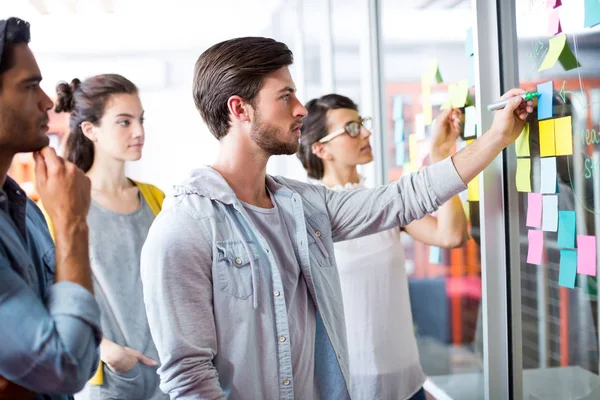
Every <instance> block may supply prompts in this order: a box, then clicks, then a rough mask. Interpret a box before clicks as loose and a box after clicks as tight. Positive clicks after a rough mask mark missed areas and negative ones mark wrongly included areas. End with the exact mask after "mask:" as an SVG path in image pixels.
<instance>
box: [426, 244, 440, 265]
mask: <svg viewBox="0 0 600 400" xmlns="http://www.w3.org/2000/svg"><path fill="white" fill-rule="evenodd" d="M441 262H442V249H440V248H439V247H436V246H429V263H430V264H439V263H441Z"/></svg>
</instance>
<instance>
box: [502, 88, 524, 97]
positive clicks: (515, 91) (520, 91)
mask: <svg viewBox="0 0 600 400" xmlns="http://www.w3.org/2000/svg"><path fill="white" fill-rule="evenodd" d="M523 93H527V92H526V91H525V90H523V89H519V88H516V89H510V90H509V91H508V92H506V93H504V94H503V95H502V96H501V97H500V99H501V100H504V99H509V98H511V97H515V96H519V95H521V94H523Z"/></svg>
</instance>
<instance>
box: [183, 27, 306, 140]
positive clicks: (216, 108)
mask: <svg viewBox="0 0 600 400" xmlns="http://www.w3.org/2000/svg"><path fill="white" fill-rule="evenodd" d="M293 62H294V56H293V55H292V52H291V51H290V49H288V47H287V46H286V45H285V44H284V43H281V42H277V41H276V40H273V39H269V38H263V37H242V38H237V39H231V40H226V41H224V42H221V43H217V44H215V45H214V46H212V47H211V48H209V49H208V50H206V51H205V52H204V53H202V54H201V55H200V57H199V58H198V61H196V66H195V68H194V88H193V91H194V93H193V95H194V102H195V103H196V108H197V109H198V111H200V115H201V116H202V118H203V119H204V121H205V122H206V124H207V125H208V129H210V131H211V132H212V134H213V135H214V136H215V137H216V138H217V139H219V140H221V138H222V137H224V136H225V135H226V134H227V132H228V131H229V128H230V126H231V125H230V120H229V109H228V107H227V100H228V99H229V98H230V97H231V96H234V95H238V96H240V97H241V98H242V99H244V100H245V101H247V102H249V103H250V104H252V105H253V106H254V101H255V100H256V97H257V96H258V92H259V91H260V89H261V87H262V85H263V83H264V80H265V78H266V76H267V75H268V74H270V73H272V72H274V71H277V70H278V69H280V68H283V67H287V66H289V65H291V64H292V63H293Z"/></svg>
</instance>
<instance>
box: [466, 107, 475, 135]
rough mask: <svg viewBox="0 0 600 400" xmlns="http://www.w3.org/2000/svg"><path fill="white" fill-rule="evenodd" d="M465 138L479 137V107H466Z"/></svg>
mask: <svg viewBox="0 0 600 400" xmlns="http://www.w3.org/2000/svg"><path fill="white" fill-rule="evenodd" d="M464 137H465V139H469V138H474V137H477V109H476V108H475V106H469V107H466V108H465V134H464Z"/></svg>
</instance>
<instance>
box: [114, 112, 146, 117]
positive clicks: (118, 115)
mask: <svg viewBox="0 0 600 400" xmlns="http://www.w3.org/2000/svg"><path fill="white" fill-rule="evenodd" d="M144 112H145V111H142V115H141V116H142V117H143V116H144ZM115 117H127V118H135V116H133V115H131V114H127V113H121V114H117V115H116V116H115Z"/></svg>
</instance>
